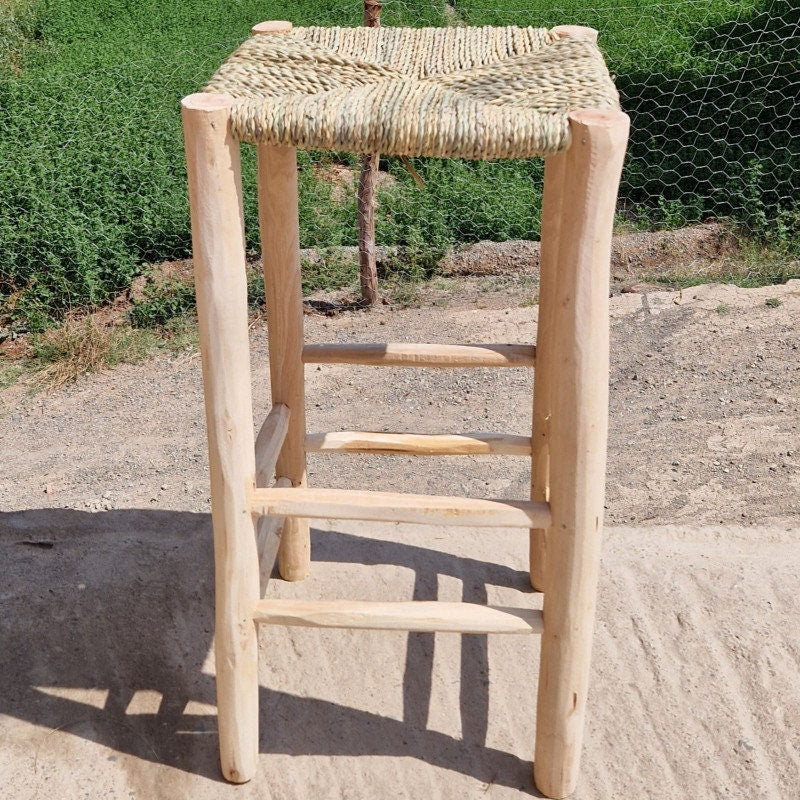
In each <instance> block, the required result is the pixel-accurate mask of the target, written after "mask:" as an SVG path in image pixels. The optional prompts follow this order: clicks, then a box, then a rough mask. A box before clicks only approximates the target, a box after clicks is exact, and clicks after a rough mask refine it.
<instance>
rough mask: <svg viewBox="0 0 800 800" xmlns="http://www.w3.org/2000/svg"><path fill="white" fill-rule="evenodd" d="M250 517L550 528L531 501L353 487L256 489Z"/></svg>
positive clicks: (544, 509)
mask: <svg viewBox="0 0 800 800" xmlns="http://www.w3.org/2000/svg"><path fill="white" fill-rule="evenodd" d="M250 511H251V512H252V513H253V514H261V515H269V516H275V517H310V518H313V519H360V520H375V521H382V522H410V523H415V524H417V525H459V526H463V527H473V526H474V527H481V526H482V527H489V528H548V527H549V526H550V506H549V505H548V504H547V503H534V502H531V501H530V500H483V499H478V498H474V497H439V496H435V495H426V494H396V493H394V492H365V491H360V490H353V489H306V488H295V489H256V490H255V491H254V492H253V494H252V497H251V500H250Z"/></svg>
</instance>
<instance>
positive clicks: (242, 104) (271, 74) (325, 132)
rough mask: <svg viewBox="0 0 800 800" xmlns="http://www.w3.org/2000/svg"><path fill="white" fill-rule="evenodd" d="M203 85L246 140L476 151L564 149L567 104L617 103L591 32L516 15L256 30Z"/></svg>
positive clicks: (516, 154)
mask: <svg viewBox="0 0 800 800" xmlns="http://www.w3.org/2000/svg"><path fill="white" fill-rule="evenodd" d="M205 91H207V92H214V93H225V94H228V95H231V96H232V97H233V98H234V99H235V101H236V102H235V105H234V107H233V109H232V117H231V121H232V129H233V132H234V134H235V135H236V136H237V137H238V138H239V139H240V140H242V141H247V142H253V143H264V144H273V145H285V146H294V147H300V148H304V149H314V150H346V151H353V152H357V153H371V152H378V153H385V154H388V155H406V156H440V157H454V158H468V159H479V160H485V159H497V158H527V157H532V156H544V155H549V154H552V153H555V152H559V151H562V150H565V149H566V148H567V147H568V145H569V140H570V136H569V122H568V114H569V112H570V111H572V110H575V109H586V108H602V109H617V108H619V97H618V94H617V91H616V89H615V87H614V84H613V82H612V81H611V78H610V76H609V74H608V70H607V69H606V66H605V63H604V61H603V56H602V55H601V53H600V51H599V50H598V48H597V46H596V45H595V44H594V43H593V42H590V41H584V40H580V39H576V38H572V37H564V38H561V37H560V36H559V34H558V32H557V30H554V31H549V30H547V29H546V28H520V27H514V26H507V27H481V28H475V27H452V28H389V27H381V28H322V27H309V28H293V29H291V30H290V31H287V32H285V33H280V34H278V35H270V36H254V37H253V38H251V39H248V40H247V41H246V42H244V44H242V45H241V46H240V47H239V48H238V49H237V50H236V51H235V52H234V53H233V54H232V55H231V56H230V57H229V58H228V59H227V60H226V61H225V63H224V64H223V65H222V66H221V67H220V69H219V70H218V71H217V72H216V74H215V75H214V76H213V78H212V79H211V81H210V82H209V84H208V86H207V87H206V89H205Z"/></svg>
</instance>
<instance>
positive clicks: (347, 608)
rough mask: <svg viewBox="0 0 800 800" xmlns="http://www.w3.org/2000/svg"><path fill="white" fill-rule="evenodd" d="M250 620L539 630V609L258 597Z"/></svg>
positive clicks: (315, 625)
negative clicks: (252, 617)
mask: <svg viewBox="0 0 800 800" xmlns="http://www.w3.org/2000/svg"><path fill="white" fill-rule="evenodd" d="M254 619H255V621H256V622H259V623H267V624H270V625H289V626H293V625H296V626H301V627H307V628H361V629H370V630H383V631H417V632H420V631H428V632H437V631H438V632H440V633H484V634H485V633H528V634H530V633H541V632H542V615H541V612H540V611H536V610H533V609H525V608H502V607H496V606H482V605H478V604H476V603H443V602H438V601H426V600H418V601H411V602H375V601H366V600H262V601H260V602H259V603H258V605H257V606H256V611H255V615H254Z"/></svg>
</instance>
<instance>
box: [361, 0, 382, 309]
mask: <svg viewBox="0 0 800 800" xmlns="http://www.w3.org/2000/svg"><path fill="white" fill-rule="evenodd" d="M380 24H381V4H380V3H379V2H376V0H364V25H365V26H366V27H367V28H377V27H379V26H380ZM379 160H380V156H379V155H378V153H372V154H370V155H365V156H363V157H362V159H361V174H360V176H359V180H358V272H359V280H360V283H361V299H362V300H363V301H364V303H366V304H368V305H374V304H375V303H377V302H378V268H377V265H376V263H375V203H376V199H375V192H376V188H377V182H378V162H379Z"/></svg>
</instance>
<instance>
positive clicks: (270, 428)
mask: <svg viewBox="0 0 800 800" xmlns="http://www.w3.org/2000/svg"><path fill="white" fill-rule="evenodd" d="M290 416H291V413H290V411H289V409H288V408H287V407H286V406H285V405H283V404H282V403H279V404H278V405H274V406H272V408H271V409H270V412H269V414H267V418H266V419H265V420H264V424H263V425H262V426H261V430H260V431H259V432H258V437H257V438H256V486H266V485H267V484H268V483H269V482H270V481H271V480H272V476H273V475H274V474H275V464H276V463H277V461H278V456H279V455H280V453H281V448H282V447H283V442H284V440H285V439H286V433H287V431H288V430H289V418H290ZM290 485H291V482H290Z"/></svg>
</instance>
